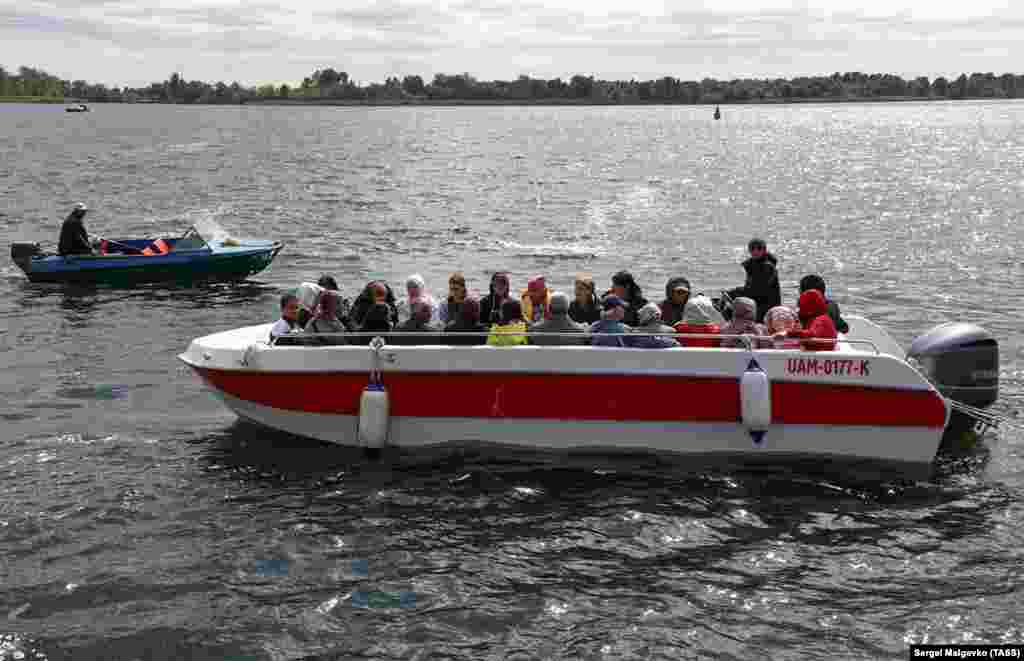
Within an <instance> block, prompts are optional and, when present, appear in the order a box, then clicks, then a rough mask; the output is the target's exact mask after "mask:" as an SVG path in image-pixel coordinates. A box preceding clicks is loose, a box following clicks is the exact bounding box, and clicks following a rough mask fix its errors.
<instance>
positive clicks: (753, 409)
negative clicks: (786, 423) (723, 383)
mask: <svg viewBox="0 0 1024 661" xmlns="http://www.w3.org/2000/svg"><path fill="white" fill-rule="evenodd" d="M740 411H741V414H742V416H743V426H744V427H746V428H747V431H750V432H766V431H768V428H769V427H771V424H772V384H771V381H769V379H768V374H766V373H765V371H764V370H763V369H761V366H760V365H758V364H757V361H756V360H754V359H753V358H752V359H751V360H750V364H749V365H748V366H747V369H746V371H744V372H743V376H742V377H741V378H740ZM756 440H757V439H755V441H756Z"/></svg>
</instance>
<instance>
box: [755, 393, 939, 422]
mask: <svg viewBox="0 0 1024 661" xmlns="http://www.w3.org/2000/svg"><path fill="white" fill-rule="evenodd" d="M772 422H773V423H779V424H784V425H871V426H874V427H935V428H938V429H941V428H942V427H943V426H945V424H946V405H945V404H944V403H943V401H942V398H941V397H940V396H939V395H938V393H935V392H932V391H929V390H896V389H883V388H865V387H864V386H839V385H830V384H816V383H792V382H790V383H773V384H772Z"/></svg>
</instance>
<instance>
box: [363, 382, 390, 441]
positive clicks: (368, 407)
mask: <svg viewBox="0 0 1024 661" xmlns="http://www.w3.org/2000/svg"><path fill="white" fill-rule="evenodd" d="M390 409H391V403H390V401H389V400H388V391H387V390H386V389H385V388H384V384H383V383H380V382H379V381H371V382H370V384H369V385H367V386H366V388H365V389H364V390H363V394H362V397H361V398H360V400H359V445H361V446H362V447H364V448H382V447H384V446H385V445H386V444H387V442H388V422H389V416H390Z"/></svg>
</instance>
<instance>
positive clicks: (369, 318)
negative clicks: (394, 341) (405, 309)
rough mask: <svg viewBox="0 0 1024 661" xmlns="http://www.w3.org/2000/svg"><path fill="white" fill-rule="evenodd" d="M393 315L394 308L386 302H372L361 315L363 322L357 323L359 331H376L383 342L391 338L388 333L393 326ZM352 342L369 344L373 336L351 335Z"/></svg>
mask: <svg viewBox="0 0 1024 661" xmlns="http://www.w3.org/2000/svg"><path fill="white" fill-rule="evenodd" d="M394 317H395V310H394V308H392V307H391V306H389V305H388V304H387V303H373V304H372V305H370V306H369V307H368V308H367V310H366V314H365V315H364V316H363V323H362V324H360V325H359V332H361V333H378V334H379V335H381V336H382V337H383V338H384V341H385V342H388V341H390V340H391V338H390V337H389V333H390V332H391V329H392V328H394V324H393V323H392V320H393V319H394ZM350 340H351V342H352V344H369V343H370V342H372V341H373V337H372V336H370V335H367V336H365V337H353V338H350Z"/></svg>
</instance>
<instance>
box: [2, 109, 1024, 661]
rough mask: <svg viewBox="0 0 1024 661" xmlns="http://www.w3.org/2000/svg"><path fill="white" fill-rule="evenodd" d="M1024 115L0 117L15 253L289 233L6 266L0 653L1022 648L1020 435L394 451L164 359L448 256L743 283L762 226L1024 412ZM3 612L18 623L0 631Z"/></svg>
mask: <svg viewBox="0 0 1024 661" xmlns="http://www.w3.org/2000/svg"><path fill="white" fill-rule="evenodd" d="M1022 108H1024V106H1022V105H1021V104H1019V103H961V104H927V105H917V104H894V105H868V106H859V105H849V106H846V105H844V106H813V107H798V108H767V107H754V106H752V107H744V108H739V107H736V108H733V107H730V108H728V109H727V112H726V114H725V118H724V119H723V121H721V122H718V123H712V122H709V121H707V117H705V114H706V113H704V112H703V109H700V108H698V109H690V108H464V109H447V108H444V109H429V108H426V109H337V108H310V109H305V108H302V109H274V108H203V109H198V108H175V107H126V106H103V107H97V108H96V112H94V113H89V114H88V116H83V117H79V116H69V115H65V114H64V113H63V112H60V109H59V108H55V109H50V108H35V107H31V108H30V107H23V106H5V105H0V129H3V130H0V151H2V152H3V158H2V159H0V184H2V185H3V189H4V190H5V191H8V192H7V193H5V195H4V196H3V198H0V226H3V227H4V228H5V234H6V235H7V236H8V237H9V238H10V239H11V240H18V239H32V240H43V241H45V242H53V241H55V239H56V234H57V231H58V229H59V222H60V219H61V217H62V216H63V215H64V213H65V212H66V209H67V208H68V207H69V206H70V204H72V203H73V202H75V201H78V200H80V199H82V200H85V201H86V202H87V203H89V205H90V206H91V207H92V208H93V209H95V212H94V213H93V214H92V216H91V219H90V220H89V223H88V224H89V227H90V230H91V231H93V232H95V233H101V234H108V235H113V236H117V235H121V236H124V235H132V234H148V233H151V232H156V231H165V232H179V231H183V230H184V229H185V228H186V227H187V225H188V224H189V222H190V220H194V219H197V218H199V217H203V216H206V215H213V216H215V217H217V218H218V219H219V220H220V221H221V222H222V223H223V224H225V225H226V226H228V227H231V228H235V229H238V230H240V231H241V233H244V234H251V235H256V236H273V237H275V238H281V239H284V240H285V241H287V242H288V247H287V249H286V250H285V252H283V253H282V254H281V256H280V257H279V258H278V260H277V261H276V262H275V263H274V265H273V266H272V267H271V268H270V269H269V270H268V271H267V272H265V273H264V274H261V275H260V276H259V277H258V278H257V279H256V281H254V282H250V283H247V284H245V285H241V286H226V285H213V286H205V287H197V288H193V289H173V288H172V289H168V288H162V287H147V288H140V289H138V290H131V291H126V290H110V289H98V290H97V289H74V288H72V289H65V288H60V287H47V286H36V285H29V284H28V283H27V282H25V280H24V278H23V277H22V276H21V275H20V273H19V272H18V271H17V269H16V268H15V267H13V265H9V264H8V265H5V266H4V267H3V270H2V271H0V289H2V293H3V294H4V295H3V297H2V300H4V301H5V303H4V306H5V307H4V315H2V317H0V319H2V320H0V324H2V325H3V326H2V328H0V330H2V331H3V332H2V334H0V361H2V362H0V367H2V372H0V374H2V376H0V384H2V394H3V396H4V397H3V400H2V401H0V418H2V426H0V430H2V431H0V441H2V442H0V550H2V551H3V553H2V555H0V576H2V578H3V590H2V591H0V621H2V622H3V624H2V625H0V658H4V656H5V655H6V657H7V658H22V657H20V656H18V655H24V657H23V658H28V659H32V658H37V659H43V658H45V659H50V660H56V659H92V658H95V659H135V658H153V659H211V660H212V659H235V660H236V661H238V660H241V659H303V658H304V659H314V658H322V659H329V658H403V659H405V658H466V659H487V658H490V659H506V658H512V659H533V658H594V659H624V658H645V659H648V658H665V659H677V658H707V657H709V656H716V655H717V656H718V657H719V658H747V657H749V656H750V654H751V653H752V652H754V653H757V654H764V655H766V656H769V657H770V658H774V659H787V658H793V659H796V658H813V657H819V656H824V655H826V654H836V653H838V654H839V655H840V656H841V657H844V658H905V655H906V649H907V646H908V645H909V644H910V643H912V642H954V641H978V642H989V643H998V642H1020V641H1021V640H1022V639H1024V628H1022V626H1021V622H1022V621H1024V618H1022V617H1021V616H1022V610H1024V609H1022V606H1021V603H1022V599H1021V589H1020V580H1021V567H1022V566H1024V557H1022V556H1024V554H1022V552H1021V548H1022V541H1024V534H1022V532H1021V530H1022V529H1024V511H1022V510H1024V505H1022V504H1021V502H1022V501H1021V495H1022V492H1024V486H1022V485H1024V456H1022V455H1024V450H1022V448H1024V443H1022V438H1021V434H1020V433H1019V432H1017V431H1014V430H1013V429H1004V430H1003V431H1002V432H1000V433H999V435H998V436H997V437H996V439H994V441H993V442H992V443H990V444H989V446H988V447H987V448H986V449H983V450H981V451H979V452H978V453H976V454H974V455H971V456H967V457H961V458H956V459H950V460H946V461H944V462H943V463H942V464H941V465H940V466H939V467H938V470H937V474H936V477H935V478H934V479H933V480H932V481H930V482H927V483H915V484H862V483H856V482H853V481H851V480H849V479H837V478H836V477H834V476H827V477H826V476H823V475H818V474H815V473H813V472H809V471H802V472H791V471H790V472H787V471H785V470H781V469H780V470H776V471H773V472H758V473H751V472H744V471H739V470H736V469H734V468H733V469H729V468H719V469H715V470H710V469H707V470H705V469H703V468H700V469H698V468H696V467H695V466H693V465H688V463H687V461H685V460H681V459H678V458H677V459H671V458H666V457H655V456H648V455H638V456H628V457H618V458H604V457H593V456H591V457H573V458H567V457H564V456H561V455H559V454H555V453H539V452H527V451H508V450H497V449H482V448H478V447H463V446H456V447H453V448H447V449H444V450H428V451H417V452H404V453H401V454H399V455H397V456H395V457H391V458H390V460H389V461H384V462H368V461H365V460H364V459H363V458H362V457H361V456H359V455H358V453H353V452H351V451H348V450H345V449H340V448H334V447H329V446H323V445H320V444H316V443H310V442H306V441H296V440H295V439H290V438H286V437H283V436H280V435H275V434H273V433H270V432H267V431H262V430H258V429H254V428H252V427H248V426H245V425H240V424H237V423H235V422H234V421H233V418H232V417H231V416H230V415H229V414H228V413H226V412H225V411H224V410H223V408H221V407H220V406H219V405H218V404H217V402H216V401H215V400H214V399H213V397H212V396H211V395H210V394H209V393H208V392H207V391H205V390H204V389H203V388H202V387H201V386H200V385H199V384H198V383H197V382H196V379H195V378H194V377H193V376H192V375H191V374H190V373H188V372H187V371H186V370H185V369H184V368H183V367H182V366H181V365H180V364H178V363H177V362H176V361H175V359H174V356H175V355H176V354H177V353H178V352H180V351H181V350H182V349H183V348H184V347H185V346H186V345H187V343H188V342H189V341H190V340H191V339H192V338H193V337H195V336H198V335H201V334H205V333H209V332H213V331H216V330H222V329H225V328H229V327H232V326H238V325H243V324H249V323H257V322H260V321H265V320H269V319H270V318H272V317H273V316H274V314H275V307H276V298H277V296H278V294H279V292H280V291H281V290H282V289H284V288H286V287H291V286H293V285H294V284H295V283H297V282H299V281H301V280H303V279H311V278H315V277H317V276H318V275H319V274H320V273H321V272H323V271H327V272H331V273H333V274H335V275H336V276H338V278H339V280H340V281H342V282H343V283H347V284H346V285H343V286H344V288H345V289H346V290H347V293H349V294H354V293H355V289H357V287H358V286H359V285H360V284H361V283H363V282H365V281H366V280H367V279H369V278H371V277H386V278H388V279H389V280H391V281H392V282H393V283H395V284H399V283H400V282H401V281H402V280H404V277H405V276H407V275H408V274H409V273H412V272H414V271H419V272H422V273H423V274H424V275H425V276H426V277H427V280H428V282H429V283H431V284H432V285H433V286H434V287H435V289H441V288H443V287H444V283H445V282H446V280H447V275H448V273H449V272H450V271H451V270H453V269H454V268H455V267H459V268H461V269H462V270H463V271H465V272H466V274H467V276H468V277H469V279H470V281H471V283H473V282H475V283H476V286H477V288H484V289H485V288H486V282H487V277H488V275H489V273H490V272H491V271H493V270H494V269H496V268H505V269H509V270H511V271H512V272H513V274H514V277H515V280H516V282H518V283H520V284H522V283H523V282H524V281H525V280H524V279H525V276H526V275H528V274H530V273H533V272H535V271H543V272H545V273H546V274H548V279H549V282H553V283H554V284H555V285H556V286H558V287H563V288H566V289H569V290H571V285H572V275H573V274H574V273H575V272H576V271H578V270H579V271H589V272H591V273H593V274H595V276H596V277H597V278H598V279H599V280H604V279H606V278H607V277H608V276H609V275H610V274H611V273H612V272H614V271H615V270H618V269H619V268H621V267H623V266H627V267H629V268H631V269H632V270H633V271H634V272H635V273H636V274H637V277H638V279H639V280H640V282H641V283H642V284H644V286H645V289H646V290H647V292H648V293H649V294H650V295H651V298H658V297H660V291H661V288H662V285H663V283H664V282H665V280H666V279H667V277H668V276H669V275H673V274H677V273H682V274H686V275H688V276H689V277H690V279H691V280H692V281H694V282H695V284H698V286H700V287H702V288H704V289H705V290H706V291H714V290H716V289H718V288H724V287H726V286H732V285H734V284H735V283H736V282H737V281H738V279H739V277H740V275H741V272H740V269H739V267H738V266H737V263H738V261H739V260H740V259H741V257H742V252H743V248H744V247H745V244H746V240H747V239H748V238H749V237H750V235H751V234H754V233H757V234H763V235H765V236H766V237H767V238H768V239H769V243H770V244H771V246H772V249H773V250H774V251H775V252H776V253H777V254H778V255H779V256H780V259H781V260H782V269H783V276H784V289H785V292H786V297H787V298H792V297H793V293H794V292H795V290H796V281H797V279H798V278H799V276H800V275H801V274H803V273H805V272H807V271H811V270H814V271H819V272H821V273H822V274H823V275H824V276H825V277H826V278H827V279H828V280H829V282H830V284H831V285H832V286H833V288H834V293H835V295H836V296H837V298H838V299H839V300H840V301H841V302H842V303H843V306H844V310H850V311H851V312H861V313H865V314H867V315H868V316H870V317H872V318H874V319H877V320H879V321H880V322H881V323H883V324H884V325H885V326H886V327H888V328H890V329H891V330H892V332H893V333H894V334H895V335H896V336H897V337H898V338H899V339H900V340H901V341H903V342H904V343H907V342H909V340H910V339H911V338H912V337H913V336H914V335H916V334H918V333H920V332H921V331H923V330H925V329H926V328H928V327H930V326H931V325H933V324H935V323H938V322H939V321H942V320H945V319H946V318H949V317H954V318H963V319H968V320H972V321H976V322H978V323H981V324H982V325H984V326H986V327H988V328H989V329H990V330H992V331H993V332H995V333H996V334H997V336H998V337H999V338H1000V342H1001V346H1002V363H1003V364H1002V378H1003V385H1004V389H1003V392H1002V393H1001V400H1000V402H999V404H998V405H997V409H998V410H999V412H1000V413H1002V414H1005V415H1016V413H1017V411H1018V409H1019V408H1020V405H1021V403H1022V399H1024V397H1022V393H1024V387H1022V385H1024V366H1022V363H1021V358H1020V357H1021V333H1020V330H1019V329H1020V328H1021V324H1022V322H1024V316H1022V314H1021V312H1020V310H1019V306H1017V305H1016V304H1015V303H1014V301H1016V300H1017V298H1019V297H1020V295H1021V294H1022V293H1024V292H1022V285H1021V283H1022V282H1024V280H1022V279H1021V275H1022V274H1021V267H1020V262H1019V259H1018V256H1017V250H1018V246H1019V245H1020V244H1021V236H1020V230H1019V227H1020V226H1021V220H1022V218H1021V213H1022V212H1021V208H1022V206H1021V204H1020V201H1021V195H1022V193H1024V179H1022V178H1021V174H1020V173H1021V172H1022V171H1024V168H1022V165H1024V162H1022V161H1024V144H1021V138H1020V136H1021V135H1024V132H1022V131H1021V130H1020V126H1019V123H1020V118H1021V116H1022V112H1021V109H1022ZM4 617H6V619H4Z"/></svg>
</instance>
